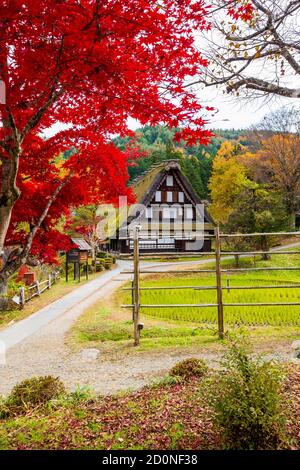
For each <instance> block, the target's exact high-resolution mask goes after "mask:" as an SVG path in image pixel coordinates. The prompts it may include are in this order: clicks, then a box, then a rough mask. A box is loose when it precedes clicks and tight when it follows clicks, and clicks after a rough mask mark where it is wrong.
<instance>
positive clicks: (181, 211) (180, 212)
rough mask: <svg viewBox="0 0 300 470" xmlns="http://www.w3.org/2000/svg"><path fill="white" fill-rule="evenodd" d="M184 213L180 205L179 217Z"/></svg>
mask: <svg viewBox="0 0 300 470" xmlns="http://www.w3.org/2000/svg"><path fill="white" fill-rule="evenodd" d="M182 215H183V210H182V207H178V217H182Z"/></svg>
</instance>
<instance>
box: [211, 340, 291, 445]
mask: <svg viewBox="0 0 300 470" xmlns="http://www.w3.org/2000/svg"><path fill="white" fill-rule="evenodd" d="M223 365H224V366H225V369H226V370H225V371H224V372H223V373H219V374H218V377H217V380H216V381H215V383H214V387H213V392H212V394H211V396H212V397H213V398H212V405H213V408H214V411H215V422H216V424H217V426H218V427H219V429H220V430H221V434H222V443H223V446H224V448H226V449H235V450H262V449H270V450H271V449H277V448H278V447H280V444H281V443H282V442H283V440H284V431H285V423H286V418H285V414H284V405H283V400H282V399H281V395H280V385H281V381H282V378H283V374H282V372H281V369H280V368H279V367H276V366H275V365H274V364H272V363H267V362H262V361H261V360H260V359H256V360H254V359H251V358H250V356H249V351H248V349H247V346H246V345H245V344H242V343H241V342H240V341H237V342H232V343H231V346H230V348H229V351H228V353H227V354H226V355H225V358H224V361H223Z"/></svg>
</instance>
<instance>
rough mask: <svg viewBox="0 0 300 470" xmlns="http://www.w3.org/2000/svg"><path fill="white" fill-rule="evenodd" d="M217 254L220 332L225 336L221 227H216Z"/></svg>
mask: <svg viewBox="0 0 300 470" xmlns="http://www.w3.org/2000/svg"><path fill="white" fill-rule="evenodd" d="M215 255H216V281H217V299H218V334H219V338H220V339H223V338H224V308H223V295H222V273H221V240H220V228H219V226H217V227H216V228H215Z"/></svg>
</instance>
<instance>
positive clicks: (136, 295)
mask: <svg viewBox="0 0 300 470" xmlns="http://www.w3.org/2000/svg"><path fill="white" fill-rule="evenodd" d="M291 235H293V236H298V237H299V236H300V232H276V233H274V232H268V233H238V234H237V233H234V234H233V233H232V234H225V233H220V231H219V228H218V227H216V228H215V233H214V235H209V237H210V238H212V239H214V241H215V252H205V253H204V252H197V253H193V255H195V254H197V255H198V256H199V257H201V256H203V255H208V254H210V255H214V259H215V267H214V268H213V269H194V270H188V271H187V270H180V269H176V273H182V274H183V273H184V274H187V273H188V274H190V273H215V276H216V284H215V285H214V286H152V287H150V286H149V287H141V286H140V275H141V274H165V273H174V271H170V270H159V269H155V270H153V269H140V260H141V259H143V258H144V259H147V257H149V256H152V257H153V254H152V255H150V254H147V255H146V256H145V255H144V254H143V255H140V253H139V240H138V238H139V234H138V231H137V233H136V236H135V240H134V256H133V260H134V269H133V270H132V271H130V270H128V271H123V273H124V274H133V282H132V287H127V288H126V287H125V288H124V290H131V291H132V303H131V304H129V305H122V307H123V308H131V309H132V314H133V323H134V344H135V345H138V344H139V341H140V331H141V329H142V328H143V324H140V309H141V308H149V309H153V308H168V307H170V308H174V307H178V308H179V307H185V308H192V307H199V308H205V307H216V308H217V322H218V335H219V338H220V339H222V338H224V331H225V330H224V307H232V306H234V307H248V306H256V307H265V306H281V305H282V306H283V305H285V306H286V305H298V306H299V305H300V302H274V303H271V302H260V303H259V302H256V303H249V302H244V303H243V302H239V303H224V301H223V291H224V290H227V291H228V290H229V289H241V290H243V289H245V290H247V289H267V288H272V289H282V288H284V289H289V288H295V287H299V288H300V284H298V283H297V284H291V285H288V284H287V285H272V286H262V285H257V286H230V285H229V284H228V281H227V285H226V286H224V285H223V284H222V281H223V274H224V273H238V272H250V271H254V272H255V271H300V266H299V267H298V266H297V267H288V266H286V267H281V266H278V267H276V266H275V267H259V268H230V269H224V268H222V267H221V261H222V257H223V256H227V255H229V256H243V257H244V256H251V255H252V256H255V255H264V254H266V255H272V256H273V255H279V254H280V255H291V254H295V255H296V254H298V255H299V254H300V252H299V251H293V250H291V251H288V250H282V251H281V250H276V251H275V250H270V251H244V252H243V251H222V248H221V239H222V238H224V239H227V238H234V237H243V238H246V237H257V236H291ZM173 255H174V253H173ZM177 256H178V254H177ZM188 256H191V254H190V253H185V254H183V253H181V254H180V257H188ZM148 289H149V290H150V289H153V290H162V289H168V290H173V289H196V290H216V291H217V299H216V303H209V304H208V303H202V304H141V303H140V292H141V291H142V290H148Z"/></svg>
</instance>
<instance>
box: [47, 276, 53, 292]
mask: <svg viewBox="0 0 300 470" xmlns="http://www.w3.org/2000/svg"><path fill="white" fill-rule="evenodd" d="M51 285H52V276H51V274H49V276H48V289H51Z"/></svg>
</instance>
